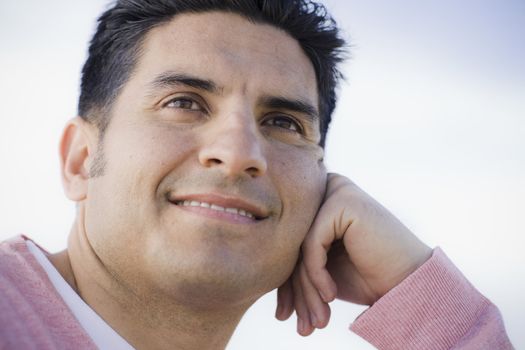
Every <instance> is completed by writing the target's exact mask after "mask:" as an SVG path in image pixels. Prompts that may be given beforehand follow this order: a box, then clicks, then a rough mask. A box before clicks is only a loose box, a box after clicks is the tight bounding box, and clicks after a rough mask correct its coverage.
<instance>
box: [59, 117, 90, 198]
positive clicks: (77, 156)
mask: <svg viewBox="0 0 525 350" xmlns="http://www.w3.org/2000/svg"><path fill="white" fill-rule="evenodd" d="M97 138H98V133H97V132H96V130H95V127H94V126H92V125H91V124H89V123H88V122H86V121H84V120H83V119H82V118H80V117H76V118H74V119H72V120H70V121H69V122H68V123H67V124H66V127H65V128H64V131H63V133H62V137H61V139H60V146H59V152H60V167H61V173H62V185H63V186H64V191H65V193H66V196H67V197H68V198H69V199H71V200H72V201H75V202H79V201H82V200H84V199H86V197H87V189H88V180H89V163H90V157H92V156H94V155H95V152H96V147H97V144H98V143H97Z"/></svg>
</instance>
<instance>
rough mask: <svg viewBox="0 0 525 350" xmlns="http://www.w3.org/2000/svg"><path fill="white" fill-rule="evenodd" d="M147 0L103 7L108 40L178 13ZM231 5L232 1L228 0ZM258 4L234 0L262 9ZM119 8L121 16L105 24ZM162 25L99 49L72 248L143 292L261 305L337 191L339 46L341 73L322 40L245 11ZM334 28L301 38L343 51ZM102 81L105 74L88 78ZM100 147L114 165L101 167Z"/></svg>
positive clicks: (74, 131) (74, 170) (81, 149)
mask: <svg viewBox="0 0 525 350" xmlns="http://www.w3.org/2000/svg"><path fill="white" fill-rule="evenodd" d="M145 3H146V2H138V1H136V2H135V1H121V2H119V3H117V6H116V8H114V9H111V10H109V12H107V13H106V14H105V15H103V16H102V23H104V24H101V27H102V29H101V31H100V30H99V32H98V34H97V36H110V37H111V36H117V35H122V30H123V28H128V29H127V30H125V31H124V34H129V33H131V31H132V30H131V29H129V28H132V29H133V28H136V26H139V27H140V26H143V25H144V23H149V22H148V19H147V18H149V16H154V17H155V18H160V17H161V15H160V13H162V11H161V10H163V9H164V7H165V6H166V7H168V8H177V7H176V6H173V5H172V6H168V5H162V7H161V8H157V7H159V6H160V5H158V6H154V5H145ZM155 3H158V4H165V3H167V1H156V2H155ZM182 3H188V4H197V3H208V2H204V1H202V2H201V1H184V2H181V5H180V7H184V6H187V5H182ZM209 3H215V2H211V1H210V2H209ZM224 3H226V4H230V2H229V1H221V2H219V1H217V4H216V6H219V7H220V6H221V4H222V6H225V5H224ZM241 3H242V4H244V5H242V6H241V5H239V4H241ZM247 3H248V2H247V1H231V4H230V5H229V6H230V7H232V8H237V7H242V8H244V7H247V8H249V6H248V5H247ZM281 3H282V4H288V6H290V8H289V9H288V8H281V7H282V6H283V5H282V4H281ZM123 4H126V7H130V8H132V9H134V11H132V12H133V15H132V16H131V17H130V16H129V13H128V12H129V11H124V10H119V9H121V8H122V6H123ZM257 4H259V2H253V5H252V6H254V9H253V13H254V14H256V13H258V12H257V11H256V8H257V7H256V5H257ZM261 4H262V5H257V6H261V8H262V9H261V10H260V11H263V12H264V11H266V12H267V13H268V16H270V14H271V13H273V12H279V13H281V15H279V16H280V17H282V18H283V21H284V20H285V19H286V20H287V21H290V22H292V23H294V22H301V21H305V19H300V18H296V19H293V18H292V17H293V16H301V15H300V11H299V10H298V8H302V7H301V6H306V7H305V8H304V10H305V13H304V16H307V17H306V18H310V21H314V22H315V21H317V24H315V26H314V27H315V28H317V29H319V25H320V23H321V17H318V16H317V15H311V13H314V12H315V13H317V11H319V10H318V9H316V8H313V7H307V4H304V3H300V4H298V3H296V2H290V3H288V2H281V1H279V2H277V1H275V2H271V4H270V2H267V1H264V2H261ZM279 4H280V5H279ZM311 6H313V5H311ZM150 7H151V8H150ZM274 7H275V11H273V10H272V9H274ZM307 8H308V9H309V10H308V11H306V9H307ZM152 9H157V11H152ZM294 9H295V10H294ZM287 11H288V12H287ZM285 13H288V15H285ZM309 13H310V15H309ZM139 14H141V15H139ZM108 16H110V17H112V18H113V20H112V21H107V20H104V18H106V17H108ZM119 16H122V18H121V19H119V18H120V17H119ZM308 16H310V17H308ZM312 16H313V17H312ZM254 17H255V15H254ZM110 22H111V23H112V24H111V25H109V24H108V23H110ZM314 27H312V28H311V29H310V30H312V31H313V30H314V29H313V28H314ZM148 28H150V29H149V30H148V31H147V32H141V31H139V32H137V33H135V34H134V35H132V34H129V35H130V36H131V37H135V44H132V43H133V41H131V42H128V41H124V42H122V41H121V40H120V41H119V40H114V41H111V42H112V43H113V44H114V45H116V46H117V48H115V47H106V46H104V45H102V46H100V47H98V49H97V50H98V51H101V52H98V51H97V50H95V51H97V53H98V54H100V55H102V53H103V52H102V51H104V50H106V51H114V52H113V54H115V52H117V51H118V50H117V49H121V50H122V51H120V54H116V55H117V57H118V58H113V59H112V60H113V61H112V62H113V63H108V60H109V61H111V59H109V58H105V59H99V60H98V61H97V62H98V63H97V62H95V61H94V58H93V57H94V56H93V55H94V49H93V47H92V49H91V54H92V56H91V58H90V59H89V60H92V62H88V63H87V65H86V68H85V69H84V84H83V98H82V101H91V102H90V103H91V105H90V104H89V103H87V102H86V104H85V106H83V105H82V102H81V110H84V112H85V113H87V114H88V119H90V118H91V119H94V120H95V121H94V122H89V121H88V122H86V121H85V120H81V119H76V120H74V121H73V122H71V123H70V124H69V126H68V127H67V128H66V131H65V133H64V136H63V140H62V147H61V152H62V161H63V176H64V183H65V187H66V193H67V194H68V195H69V197H70V198H71V199H73V200H75V201H77V202H79V211H78V213H79V214H78V221H77V223H78V224H77V226H76V227H77V235H78V236H80V237H81V238H82V239H81V241H82V242H83V243H82V244H83V246H81V247H80V248H78V250H79V251H77V253H76V254H71V256H72V261H73V262H72V265H73V267H75V264H84V265H85V267H84V269H88V270H93V269H95V270H96V269H99V270H100V268H101V267H103V268H102V270H105V271H107V272H108V274H109V275H110V276H112V280H114V281H117V282H118V284H119V285H121V286H123V287H124V290H127V291H130V292H131V293H132V294H134V295H138V296H143V297H144V298H150V297H151V296H152V295H154V296H155V297H156V298H159V299H161V298H162V297H166V296H169V297H171V298H173V299H174V300H179V301H180V302H184V304H185V305H196V306H201V307H209V306H210V304H214V303H215V304H220V305H227V304H229V305H231V303H238V305H243V306H246V305H247V304H249V303H250V302H253V301H254V300H255V299H256V298H257V297H259V296H260V295H262V294H263V293H265V292H268V291H269V290H271V289H273V288H275V287H277V286H279V285H280V284H281V283H283V282H284V281H285V280H286V278H287V277H288V276H289V274H290V273H291V271H292V269H293V267H294V264H295V262H296V260H297V257H298V253H299V248H300V245H301V243H302V241H303V239H304V237H305V235H306V233H307V231H308V229H309V227H310V224H311V223H312V221H313V219H314V217H315V215H316V212H317V209H318V208H319V205H320V203H321V201H322V198H323V194H324V190H325V185H326V170H325V168H324V165H323V152H324V151H323V149H322V146H321V144H322V141H321V140H322V138H323V136H322V135H323V131H322V129H321V125H322V123H321V122H320V119H321V118H323V117H322V116H321V114H320V108H321V107H320V105H322V104H319V101H320V99H321V98H320V93H319V90H320V86H321V85H323V84H327V83H326V80H323V83H322V84H319V83H318V80H319V79H328V81H331V83H330V84H332V85H331V89H328V90H326V92H327V95H326V99H327V101H332V99H333V88H334V86H335V77H336V70H335V66H334V65H333V63H334V62H335V60H336V52H335V51H334V50H335V46H334V47H332V51H330V50H328V51H330V52H331V53H330V54H329V55H328V56H326V57H325V60H327V61H329V62H330V65H329V66H330V69H329V71H330V72H329V73H330V74H332V75H331V78H327V77H326V76H324V75H323V74H326V73H327V72H324V73H320V72H318V71H316V68H315V67H316V63H315V62H313V61H312V58H311V56H309V55H308V54H307V52H308V50H310V49H311V48H305V45H301V44H304V43H301V41H298V40H297V39H296V38H295V37H294V36H292V35H291V34H290V33H289V31H287V30H283V29H281V28H280V27H279V26H276V25H274V24H268V23H267V22H266V21H262V20H254V19H253V18H251V17H250V18H249V17H247V16H245V15H240V14H239V13H238V11H224V10H219V11H217V10H207V11H204V10H202V11H193V12H192V11H189V10H188V11H186V12H182V13H179V14H178V15H176V16H166V18H165V19H164V20H163V21H161V22H159V21H158V20H157V21H156V22H155V24H149V26H148ZM302 28H303V29H304V26H302ZM323 28H324V27H323ZM321 29H322V28H321ZM304 30H306V29H304ZM330 30H332V31H335V29H333V28H332V29H330ZM102 32H104V34H101V33H102ZM320 32H321V33H320V34H318V35H319V38H317V39H315V38H316V35H314V34H313V33H308V35H306V33H300V32H297V33H296V34H297V36H299V37H301V36H308V37H312V38H314V39H315V40H313V41H314V42H316V43H318V44H319V45H320V46H321V47H323V45H328V46H330V45H332V46H333V45H334V43H333V42H332V43H328V44H327V42H324V41H323V40H325V39H322V38H325V37H326V36H327V34H326V33H324V32H323V30H320ZM97 36H96V37H95V39H94V42H97V40H101V38H97ZM328 36H330V37H332V39H333V40H336V41H338V40H339V39H337V38H336V37H335V35H334V33H332V34H331V35H328ZM137 38H140V40H138V39H137ZM320 38H321V39H320ZM137 40H138V41H137ZM326 41H328V39H326ZM338 42H339V41H338ZM115 43H116V44H115ZM339 44H340V42H339ZM122 46H124V48H122ZM127 46H129V47H127ZM126 47H127V49H125V48H126ZM115 50H116V51H115ZM320 51H322V52H324V53H325V54H327V52H328V51H325V50H320ZM110 56H111V55H110ZM101 57H105V56H101ZM319 57H321V56H319ZM319 57H318V58H317V59H316V60H321V61H322V59H321V58H319ZM317 63H318V66H319V67H325V66H326V65H327V62H325V61H322V62H317ZM104 64H106V66H104ZM119 64H122V65H124V67H119ZM96 68H98V69H96ZM116 72H120V73H116ZM91 76H93V77H94V79H93V81H99V83H97V84H94V83H93V84H92V83H88V82H87V81H88V79H87V78H88V77H91ZM95 78H96V79H95ZM330 79H332V80H330ZM105 84H107V86H109V87H111V88H104V86H105ZM330 84H328V85H330ZM95 87H98V88H95ZM89 92H91V94H90V93H89ZM86 96H87V97H89V98H87V97H86ZM95 101H96V102H95ZM332 102H333V101H332ZM97 103H98V105H97ZM88 106H89V107H88ZM331 108H333V105H332V107H328V109H331ZM98 114H100V115H98ZM97 118H108V119H106V120H110V122H108V123H106V124H104V122H96V120H97ZM97 123H98V124H97ZM101 124H104V126H103V133H104V141H103V145H101V144H100V140H101V137H100V133H101V127H102V126H101ZM101 147H103V157H102V158H103V162H104V168H105V169H104V171H103V172H100V176H90V175H89V170H90V169H92V168H93V164H95V163H97V162H100V161H101V160H100V159H101V154H102V153H101V152H100V149H101ZM75 256H77V258H76V259H77V262H75ZM89 256H91V258H95V259H94V260H93V259H92V260H90V258H89ZM79 257H81V258H79ZM88 261H92V263H91V264H90V263H88ZM89 273H90V274H95V273H96V272H94V271H90V272H89ZM108 288H109V287H108ZM239 307H240V306H239ZM161 311H162V310H159V312H161Z"/></svg>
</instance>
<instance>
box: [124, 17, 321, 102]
mask: <svg viewBox="0 0 525 350" xmlns="http://www.w3.org/2000/svg"><path fill="white" fill-rule="evenodd" d="M167 71H177V72H181V73H188V74H193V75H196V76H200V77H204V78H206V79H210V80H213V81H214V82H216V83H217V84H218V85H219V86H221V88H223V89H224V90H225V91H224V92H225V93H229V92H232V91H233V90H239V89H240V90H242V91H244V92H245V93H246V94H248V93H253V94H257V93H258V94H273V93H278V94H283V95H292V96H295V97H301V98H302V99H307V100H310V101H311V102H312V103H315V105H316V106H317V85H316V77H315V71H314V68H313V66H312V64H311V62H310V60H309V59H308V57H307V56H306V55H305V53H304V52H303V50H302V48H301V47H300V45H299V43H298V42H297V41H296V40H295V39H294V38H292V37H291V36H290V35H288V34H287V33H286V32H284V31H282V30H280V29H278V28H276V27H274V26H271V25H267V24H260V23H253V22H251V21H249V20H248V19H246V18H244V17H241V16H239V15H236V14H231V13H223V12H205V13H199V14H180V15H177V16H175V17H174V19H172V20H171V21H170V22H168V23H167V24H165V25H162V26H159V27H156V28H154V29H152V30H151V31H150V32H149V33H148V34H147V35H146V37H145V40H144V42H143V45H142V54H141V56H140V58H139V61H138V63H137V67H136V69H135V72H134V78H137V79H138V80H142V81H147V80H148V79H149V80H151V79H152V77H154V76H158V74H162V73H163V72H167Z"/></svg>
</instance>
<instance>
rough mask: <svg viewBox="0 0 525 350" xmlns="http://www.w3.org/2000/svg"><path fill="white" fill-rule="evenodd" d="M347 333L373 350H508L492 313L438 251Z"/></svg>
mask: <svg viewBox="0 0 525 350" xmlns="http://www.w3.org/2000/svg"><path fill="white" fill-rule="evenodd" d="M350 329H351V330H352V331H353V332H355V333H356V334H357V335H359V336H361V337H362V338H364V339H365V340H367V341H368V342H369V343H371V344H372V345H374V346H375V347H377V348H378V349H403V350H409V349H427V350H431V349H436V350H437V349H476V350H479V349H491V350H492V349H494V350H496V349H513V346H512V344H511V343H510V341H509V339H508V337H507V334H506V333H505V328H504V325H503V320H502V319H501V315H500V313H499V311H498V309H497V308H496V307H495V306H494V305H493V304H492V303H491V302H490V301H489V300H488V299H486V298H485V297H484V296H483V295H481V294H480V293H479V292H478V291H477V290H476V289H475V288H474V287H473V286H472V285H471V284H470V283H469V282H468V281H467V279H466V278H465V277H464V276H463V275H462V274H461V272H460V271H459V270H458V269H457V268H456V267H455V266H454V265H453V264H452V262H451V261H450V260H449V259H448V258H447V256H446V255H445V253H443V251H442V250H441V249H440V248H436V249H434V252H433V254H432V257H431V258H430V259H429V260H428V261H427V262H425V263H424V264H423V265H422V266H421V267H420V268H419V269H418V270H416V271H415V272H414V273H413V274H411V275H410V276H408V277H407V278H406V279H405V280H404V281H403V282H402V283H400V284H399V285H398V286H396V287H395V288H393V289H392V290H391V291H390V292H388V293H387V294H386V295H385V296H383V297H382V298H381V299H379V300H378V301H377V302H376V303H375V304H374V305H372V306H371V307H370V308H369V309H368V310H366V311H365V312H364V313H363V314H361V315H360V316H359V317H358V318H357V320H356V321H355V322H354V323H353V324H352V325H351V327H350Z"/></svg>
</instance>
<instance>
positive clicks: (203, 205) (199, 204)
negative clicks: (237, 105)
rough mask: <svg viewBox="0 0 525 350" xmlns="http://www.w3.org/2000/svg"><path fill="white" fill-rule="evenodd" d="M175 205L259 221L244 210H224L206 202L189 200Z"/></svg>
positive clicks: (177, 202)
mask: <svg viewBox="0 0 525 350" xmlns="http://www.w3.org/2000/svg"><path fill="white" fill-rule="evenodd" d="M175 205H178V206H181V207H201V208H206V209H211V210H215V211H218V212H226V213H229V214H235V215H240V216H244V217H247V218H249V219H253V220H259V218H257V217H256V216H255V215H254V214H252V213H250V212H249V211H246V210H244V209H239V208H225V207H221V206H220V205H217V204H212V203H208V202H199V201H195V200H191V201H190V200H184V201H183V200H181V201H176V202H175Z"/></svg>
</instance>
